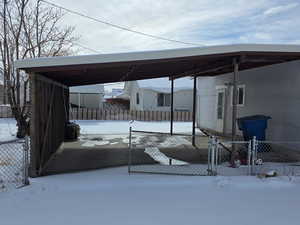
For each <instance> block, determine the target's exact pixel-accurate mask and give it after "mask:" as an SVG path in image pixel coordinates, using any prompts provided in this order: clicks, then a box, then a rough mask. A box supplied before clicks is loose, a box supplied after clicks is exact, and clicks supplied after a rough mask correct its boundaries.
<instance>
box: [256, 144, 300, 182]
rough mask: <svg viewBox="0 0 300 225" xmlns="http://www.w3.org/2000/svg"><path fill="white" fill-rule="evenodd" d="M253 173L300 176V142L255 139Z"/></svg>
mask: <svg viewBox="0 0 300 225" xmlns="http://www.w3.org/2000/svg"><path fill="white" fill-rule="evenodd" d="M253 146H254V147H253V149H254V150H253V153H252V154H253V162H252V174H253V175H264V176H276V175H278V176H300V151H299V150H300V142H298V141H259V140H256V139H255V138H254V139H253Z"/></svg>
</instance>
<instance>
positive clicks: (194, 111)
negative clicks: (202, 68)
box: [192, 76, 197, 146]
mask: <svg viewBox="0 0 300 225" xmlns="http://www.w3.org/2000/svg"><path fill="white" fill-rule="evenodd" d="M196 102H197V77H196V76H194V88H193V137H192V144H193V146H196V111H197V106H196Z"/></svg>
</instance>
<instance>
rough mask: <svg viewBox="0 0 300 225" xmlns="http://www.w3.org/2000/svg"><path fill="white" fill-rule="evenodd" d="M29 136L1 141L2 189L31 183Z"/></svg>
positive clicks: (0, 169)
mask: <svg viewBox="0 0 300 225" xmlns="http://www.w3.org/2000/svg"><path fill="white" fill-rule="evenodd" d="M29 146H30V145H29V138H28V137H26V138H24V139H22V140H13V141H6V142H0V191H3V190H7V189H9V188H11V187H15V188H19V187H22V186H25V185H28V184H29V180H28V165H29Z"/></svg>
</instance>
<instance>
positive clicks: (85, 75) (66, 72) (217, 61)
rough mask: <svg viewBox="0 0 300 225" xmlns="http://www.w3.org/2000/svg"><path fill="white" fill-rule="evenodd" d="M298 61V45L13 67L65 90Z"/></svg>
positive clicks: (68, 58) (87, 57)
mask: <svg viewBox="0 0 300 225" xmlns="http://www.w3.org/2000/svg"><path fill="white" fill-rule="evenodd" d="M234 59H241V62H240V66H239V69H240V70H246V69H251V68H257V67H261V66H266V65H272V64H276V63H282V62H287V61H292V60H299V59H300V45H276V44H272V45H266V44H235V45H224V46H210V47H195V48H183V49H172V50H159V51H146V52H131V53H118V54H99V55H84V56H65V57H48V58H34V59H24V60H18V61H16V62H15V67H16V68H18V69H24V70H26V71H27V72H36V73H39V74H41V75H44V76H46V77H48V78H50V79H52V80H55V81H58V82H61V83H63V84H65V85H68V86H77V85H84V84H96V83H110V82H120V81H130V80H143V79H151V78H160V77H170V76H175V77H178V76H187V75H191V74H192V75H197V76H215V75H220V74H224V73H229V72H232V71H233V66H232V62H233V60H234Z"/></svg>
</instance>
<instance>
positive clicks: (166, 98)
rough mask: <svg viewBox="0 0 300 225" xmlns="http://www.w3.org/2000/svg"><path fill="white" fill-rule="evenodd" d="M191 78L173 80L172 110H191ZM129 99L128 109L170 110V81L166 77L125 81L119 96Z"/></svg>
mask: <svg viewBox="0 0 300 225" xmlns="http://www.w3.org/2000/svg"><path fill="white" fill-rule="evenodd" d="M192 87H193V80H191V79H190V78H181V79H177V80H175V82H174V111H192V108H193V89H192ZM120 97H123V98H128V99H130V110H144V111H170V108H171V107H170V106H171V81H170V80H169V79H168V78H158V79H148V80H139V81H129V82H125V86H124V93H123V94H122V95H121V96H120Z"/></svg>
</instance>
